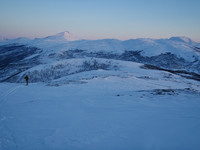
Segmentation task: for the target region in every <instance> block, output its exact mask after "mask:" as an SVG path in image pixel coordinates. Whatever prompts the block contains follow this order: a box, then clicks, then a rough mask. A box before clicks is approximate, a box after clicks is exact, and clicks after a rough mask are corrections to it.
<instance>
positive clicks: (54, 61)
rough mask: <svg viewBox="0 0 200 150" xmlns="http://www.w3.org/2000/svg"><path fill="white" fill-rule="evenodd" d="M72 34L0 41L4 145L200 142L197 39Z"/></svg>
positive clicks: (193, 145)
mask: <svg viewBox="0 0 200 150" xmlns="http://www.w3.org/2000/svg"><path fill="white" fill-rule="evenodd" d="M72 39H73V38H72V37H70V35H69V34H68V33H66V34H65V33H60V34H57V35H55V36H50V37H46V38H43V39H34V40H29V39H24V38H23V39H22V38H21V39H15V40H12V41H11V40H8V41H6V42H5V41H4V42H2V43H1V46H0V81H1V82H0V150H57V149H58V150H66V149H67V150H68V149H69V150H107V149H108V150H133V149H136V150H137V149H139V150H150V149H152V150H154V149H162V150H169V149H170V150H189V149H192V150H198V149H200V143H199V137H200V127H199V124H200V120H199V116H200V111H199V110H200V101H199V96H200V86H199V82H200V59H199V47H198V43H195V42H193V41H191V40H190V39H188V38H185V37H184V38H183V37H174V38H171V39H158V40H154V39H132V40H127V41H120V40H115V39H103V40H75V41H74V40H72ZM25 75H28V76H29V85H28V86H26V85H25V79H24V76H25ZM8 82H9V83H8Z"/></svg>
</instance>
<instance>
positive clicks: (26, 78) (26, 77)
mask: <svg viewBox="0 0 200 150" xmlns="http://www.w3.org/2000/svg"><path fill="white" fill-rule="evenodd" d="M24 79H25V80H26V85H28V79H29V77H28V76H27V75H26V76H25V77H24Z"/></svg>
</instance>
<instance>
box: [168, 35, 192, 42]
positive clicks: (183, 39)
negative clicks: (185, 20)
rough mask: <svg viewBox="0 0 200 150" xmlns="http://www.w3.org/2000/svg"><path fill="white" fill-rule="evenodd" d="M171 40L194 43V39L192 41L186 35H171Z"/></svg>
mask: <svg viewBox="0 0 200 150" xmlns="http://www.w3.org/2000/svg"><path fill="white" fill-rule="evenodd" d="M170 40H172V41H176V42H183V43H188V44H192V43H194V41H192V40H191V39H190V38H189V37H186V36H176V37H171V38H170Z"/></svg>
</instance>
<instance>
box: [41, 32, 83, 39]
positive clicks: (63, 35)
mask: <svg viewBox="0 0 200 150" xmlns="http://www.w3.org/2000/svg"><path fill="white" fill-rule="evenodd" d="M44 39H45V40H48V41H58V42H66V41H77V40H80V38H77V37H75V36H74V35H72V34H71V33H70V32H69V31H65V32H60V33H58V34H55V35H52V36H48V37H45V38H44Z"/></svg>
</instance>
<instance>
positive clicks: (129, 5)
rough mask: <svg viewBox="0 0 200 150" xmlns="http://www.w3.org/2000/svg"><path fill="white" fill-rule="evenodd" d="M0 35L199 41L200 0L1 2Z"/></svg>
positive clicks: (25, 0) (7, 36)
mask: <svg viewBox="0 0 200 150" xmlns="http://www.w3.org/2000/svg"><path fill="white" fill-rule="evenodd" d="M0 4H1V5H0V36H2V37H6V38H16V37H29V38H36V37H45V36H49V35H54V34H56V33H59V32H62V31H66V30H67V31H70V32H71V33H73V34H74V35H76V36H78V37H80V38H83V39H103V38H114V39H120V40H127V39H134V38H169V37H173V36H187V37H190V38H191V39H193V40H194V41H197V42H200V29H199V26H200V19H199V16H200V9H199V8H198V7H199V5H200V1H198V0H190V1H188V0H168V1H166V0H117V1H116V0H101V1H99V0H84V1H82V0H74V1H70V0H58V1H54V0H43V1H41V0H34V1H33V0H18V1H14V0H10V1H8V0H0Z"/></svg>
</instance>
